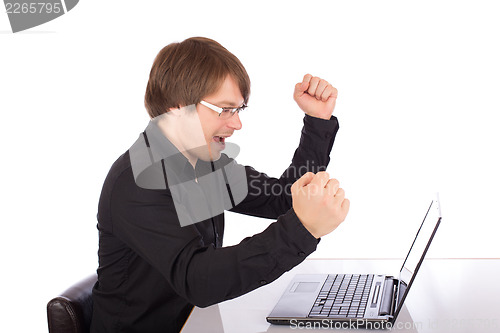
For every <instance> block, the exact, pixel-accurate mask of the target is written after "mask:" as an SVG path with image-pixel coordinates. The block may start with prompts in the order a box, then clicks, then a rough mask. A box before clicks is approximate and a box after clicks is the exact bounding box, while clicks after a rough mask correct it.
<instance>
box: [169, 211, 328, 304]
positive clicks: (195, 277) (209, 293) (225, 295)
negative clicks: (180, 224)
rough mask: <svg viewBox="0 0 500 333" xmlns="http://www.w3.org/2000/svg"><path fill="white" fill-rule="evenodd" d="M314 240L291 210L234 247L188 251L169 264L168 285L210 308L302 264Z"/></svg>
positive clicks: (314, 244)
mask: <svg viewBox="0 0 500 333" xmlns="http://www.w3.org/2000/svg"><path fill="white" fill-rule="evenodd" d="M317 243H318V241H317V240H316V239H315V238H314V237H313V236H312V235H311V234H310V233H309V232H308V231H307V230H306V229H305V228H304V227H303V225H302V224H301V223H300V221H299V220H298V218H297V217H296V215H295V213H294V212H293V210H290V211H289V212H287V214H285V215H283V216H281V217H280V218H279V220H278V222H276V223H272V224H271V225H270V226H269V227H268V228H267V229H266V230H264V231H263V232H262V233H260V234H257V235H254V236H253V237H248V238H246V239H244V240H243V241H242V242H241V243H240V244H238V245H235V246H231V247H225V248H218V249H215V248H214V247H204V248H198V249H194V248H193V249H187V250H186V251H187V252H185V253H183V255H186V257H185V258H179V260H177V264H176V265H175V266H173V267H172V283H173V286H174V288H175V289H176V290H177V292H178V293H179V294H180V295H182V296H183V297H185V298H186V299H187V300H189V302H191V303H192V304H195V305H197V306H200V307H205V306H209V305H212V304H215V303H218V302H222V301H225V300H228V299H232V298H234V297H238V296H240V295H243V294H245V293H247V292H249V291H251V290H254V289H256V288H258V287H260V286H262V285H265V284H267V283H270V282H272V281H274V280H275V279H277V278H278V277H279V276H281V275H282V274H283V273H284V272H286V271H288V270H290V269H291V268H292V267H294V266H296V265H297V264H299V263H300V262H302V261H303V260H304V259H305V258H306V257H307V256H308V255H309V254H310V253H312V252H313V251H314V250H315V249H316V245H317ZM183 262H184V263H186V264H185V265H182V264H181V265H179V263H183Z"/></svg>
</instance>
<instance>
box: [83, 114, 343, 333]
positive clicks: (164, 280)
mask: <svg viewBox="0 0 500 333" xmlns="http://www.w3.org/2000/svg"><path fill="white" fill-rule="evenodd" d="M338 128H339V126H338V122H337V119H336V118H335V117H331V119H330V120H323V119H318V118H313V117H310V116H307V115H306V116H305V117H304V127H303V129H302V135H301V138H300V144H299V147H298V148H297V150H296V151H295V154H294V156H293V159H292V162H291V164H290V166H289V168H287V170H285V172H284V173H283V174H282V175H281V177H280V178H279V179H277V178H271V177H269V176H267V175H266V174H264V173H259V172H258V171H256V170H255V169H253V168H252V167H249V166H246V167H244V168H245V171H246V176H247V182H248V194H247V195H246V197H245V198H244V199H243V201H241V202H240V203H239V204H237V205H236V206H235V207H234V208H232V209H231V211H234V212H237V213H243V214H248V215H252V216H259V217H265V218H272V219H277V221H276V222H274V223H271V224H270V225H269V226H268V227H267V228H266V229H265V230H264V231H263V232H261V233H259V234H256V235H254V236H252V237H247V238H245V239H244V240H242V241H241V242H240V243H239V244H238V245H235V246H230V247H222V239H223V236H224V215H223V214H219V215H217V216H215V217H212V218H209V219H207V220H204V221H201V222H198V223H194V224H191V225H187V226H183V227H181V225H180V223H179V218H178V216H177V213H176V208H175V206H174V202H173V199H172V194H171V192H170V190H169V189H168V186H167V187H166V188H159V189H148V188H143V187H140V186H138V185H137V183H136V181H135V178H134V173H133V170H132V167H131V161H130V155H129V151H127V152H125V153H124V154H123V155H122V156H120V157H119V158H118V160H117V161H116V162H115V163H114V164H113V166H112V167H111V170H110V171H109V173H108V176H107V177H106V180H105V182H104V185H103V189H102V192H101V197H100V200H99V207H98V224H97V228H98V230H99V252H98V254H99V268H98V270H97V273H98V282H97V283H96V285H95V287H94V290H93V302H94V310H93V317H92V325H91V332H94V333H96V332H140V333H147V332H178V331H179V330H180V329H181V328H182V325H183V324H184V322H185V320H186V318H187V317H188V315H189V313H190V311H191V309H192V307H193V305H196V306H199V307H206V306H209V305H212V304H215V303H218V302H222V301H225V300H228V299H231V298H235V297H238V296H240V295H243V294H245V293H247V292H249V291H251V290H254V289H256V288H258V287H260V286H262V285H265V284H267V283H270V282H272V281H274V280H275V279H277V278H278V277H279V276H280V275H282V274H283V273H284V272H286V271H288V270H290V269H291V268H293V267H294V266H296V265H297V264H299V263H300V262H302V261H303V260H304V259H305V258H306V257H307V256H308V255H309V254H310V253H312V252H313V251H315V250H316V245H317V243H318V241H319V240H317V239H316V238H314V237H313V236H312V235H311V234H310V233H309V232H308V231H307V229H306V228H305V227H304V226H303V225H302V223H301V222H300V221H299V219H298V218H297V216H296V215H295V212H294V211H293V209H292V208H291V207H292V201H291V196H290V192H289V191H286V190H283V191H279V195H275V194H276V193H277V191H269V189H270V188H273V187H274V188H280V189H287V188H288V189H289V187H290V186H291V184H293V183H294V182H295V180H297V179H298V178H300V176H302V175H303V174H304V173H306V172H307V171H312V172H318V171H321V170H325V169H326V166H327V165H328V162H329V160H330V158H329V154H330V151H331V149H332V146H333V142H334V138H335V135H336V133H337V131H338ZM221 160H222V161H223V163H230V162H231V161H228V157H227V156H225V155H224V154H222V156H221ZM225 160H226V162H224V161H225ZM185 162H186V163H188V162H187V159H186V161H185ZM233 162H234V161H233ZM186 165H187V164H186ZM191 168H192V167H191ZM199 169H200V170H204V169H206V162H202V161H198V162H197V164H196V167H195V168H194V170H193V171H194V174H195V175H196V174H197V172H200V170H199ZM250 182H252V183H250ZM273 193H274V194H273Z"/></svg>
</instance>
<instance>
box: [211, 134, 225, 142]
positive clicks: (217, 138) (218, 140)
mask: <svg viewBox="0 0 500 333" xmlns="http://www.w3.org/2000/svg"><path fill="white" fill-rule="evenodd" d="M213 139H214V141H215V142H218V143H225V142H226V137H224V136H214V137H213Z"/></svg>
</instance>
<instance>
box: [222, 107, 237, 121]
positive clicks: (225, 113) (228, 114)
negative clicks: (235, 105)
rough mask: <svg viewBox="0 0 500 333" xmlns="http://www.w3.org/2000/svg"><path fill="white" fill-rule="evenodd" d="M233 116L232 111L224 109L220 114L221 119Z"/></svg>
mask: <svg viewBox="0 0 500 333" xmlns="http://www.w3.org/2000/svg"><path fill="white" fill-rule="evenodd" d="M232 115H234V112H233V110H232V109H224V110H223V111H222V112H221V113H220V114H219V117H221V118H224V119H226V118H230V117H231V116H232Z"/></svg>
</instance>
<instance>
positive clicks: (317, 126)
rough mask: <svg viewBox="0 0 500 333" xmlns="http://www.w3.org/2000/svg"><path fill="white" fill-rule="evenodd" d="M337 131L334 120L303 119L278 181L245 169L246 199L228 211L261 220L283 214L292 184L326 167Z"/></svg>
mask: <svg viewBox="0 0 500 333" xmlns="http://www.w3.org/2000/svg"><path fill="white" fill-rule="evenodd" d="M338 129H339V125H338V121H337V118H335V117H331V119H330V120H323V119H318V118H314V117H310V116H307V115H306V116H305V117H304V126H303V128H302V134H301V137H300V142H299V146H298V148H297V149H296V150H295V153H294V155H293V158H292V161H291V163H290V165H289V166H288V168H287V169H286V170H285V171H284V172H283V174H282V175H281V177H280V178H272V177H268V176H267V175H266V174H263V173H260V172H258V171H256V170H254V169H253V168H251V167H246V172H247V182H248V195H247V197H246V198H245V200H243V202H241V203H240V204H239V205H237V206H236V207H235V208H234V209H232V210H231V211H234V212H238V213H243V214H249V215H253V216H259V217H265V218H277V217H278V216H279V215H281V214H284V213H285V212H286V211H287V210H288V209H290V207H291V204H292V199H291V193H290V187H291V186H292V184H293V183H294V182H295V181H296V180H297V179H299V178H300V177H301V176H302V175H303V174H305V173H307V172H314V173H317V172H319V171H323V170H325V169H326V167H327V166H328V163H329V162H330V152H331V150H332V146H333V142H334V140H335V135H336V134H337V131H338Z"/></svg>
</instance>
